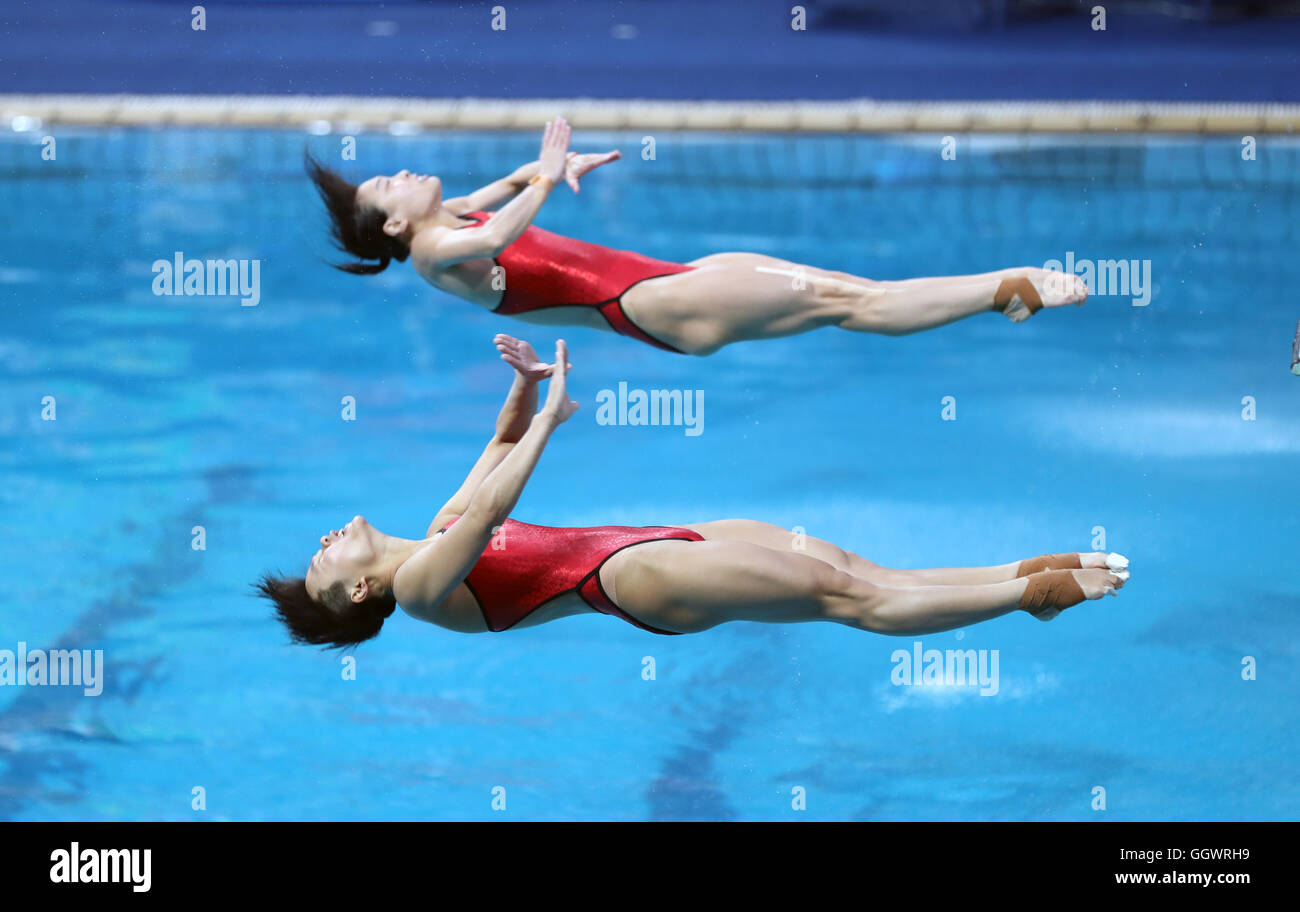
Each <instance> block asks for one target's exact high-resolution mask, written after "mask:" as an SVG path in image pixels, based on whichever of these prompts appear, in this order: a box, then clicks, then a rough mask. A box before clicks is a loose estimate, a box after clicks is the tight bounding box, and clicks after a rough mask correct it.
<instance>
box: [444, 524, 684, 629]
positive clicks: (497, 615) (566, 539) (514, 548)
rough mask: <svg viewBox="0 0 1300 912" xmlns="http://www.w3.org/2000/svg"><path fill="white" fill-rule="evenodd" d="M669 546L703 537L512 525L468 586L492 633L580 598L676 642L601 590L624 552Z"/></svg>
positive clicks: (652, 530)
mask: <svg viewBox="0 0 1300 912" xmlns="http://www.w3.org/2000/svg"><path fill="white" fill-rule="evenodd" d="M454 522H456V520H454V519H453V520H452V521H451V522H450V523H447V525H446V526H443V528H444V529H446V528H449V527H450V526H451V525H452V523H454ZM670 540H679V541H704V536H702V535H700V534H699V533H698V532H692V531H691V530H690V529H678V528H674V527H672V526H646V527H634V526H597V527H595V528H586V529H555V528H551V527H549V526H534V525H530V524H529V523H522V522H516V521H515V520H513V519H507V520H506V521H505V523H503V524H502V526H501V528H500V530H499V531H498V532H497V533H496V534H495V535H494V536H493V537H492V541H490V542H488V546H487V547H486V548H484V549H483V555H482V556H481V557H480V558H479V559H478V562H477V563H475V564H474V569H473V570H471V571H470V572H469V576H467V577H466V578H465V585H466V586H468V587H469V591H470V592H472V593H473V594H474V599H475V600H476V601H477V602H478V606H479V610H481V611H482V612H483V619H484V620H485V621H487V626H488V630H492V631H501V630H509V629H510V628H511V627H513V626H515V624H518V623H519V622H520V621H521V620H523V619H524V618H526V617H527V616H528V615H530V614H532V613H533V612H534V611H536V610H537V609H538V608H540V607H541V606H542V605H544V604H546V603H547V602H549V601H551V600H552V599H556V598H559V597H560V596H562V595H567V594H569V593H571V592H576V593H577V594H578V595H579V596H581V598H582V600H583V601H584V602H586V603H587V604H588V605H590V606H591V607H592V608H593V609H595V610H596V611H599V612H600V613H601V614H612V615H614V616H615V617H620V618H622V619H623V620H625V621H627V622H628V623H629V624H632V625H634V626H637V627H640V628H641V629H642V630H648V631H650V632H651V633H662V634H666V635H669V636H671V635H675V631H672V630H660V629H658V628H657V627H651V626H650V625H649V624H643V623H642V622H641V621H638V620H637V619H636V618H634V617H632V615H630V614H628V613H627V612H626V611H624V610H623V609H622V608H620V607H618V606H617V605H615V604H614V602H613V600H611V599H610V597H609V596H608V595H607V594H606V593H605V589H604V587H603V586H601V584H600V568H601V567H602V566H604V564H605V561H607V560H609V559H610V558H611V557H613V556H614V555H615V554H617V553H618V552H619V551H622V550H623V549H624V548H630V547H632V546H633V545H639V544H641V543H642V542H650V541H670Z"/></svg>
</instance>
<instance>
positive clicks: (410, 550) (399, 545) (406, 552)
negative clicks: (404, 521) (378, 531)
mask: <svg viewBox="0 0 1300 912" xmlns="http://www.w3.org/2000/svg"><path fill="white" fill-rule="evenodd" d="M427 541H428V540H427V539H419V540H417V539H411V538H398V537H397V536H395V535H390V536H388V537H387V538H386V539H385V541H384V550H383V553H382V554H381V555H380V556H379V569H378V570H377V571H376V573H375V576H377V577H378V578H379V580H380V581H381V582H382V583H383V584H384V585H385V586H387V587H388V589H389V591H392V588H393V578H394V577H395V576H397V571H398V570H399V569H400V568H401V566H402V564H404V563H406V562H407V561H408V560H409V559H410V558H411V555H413V554H415V552H416V551H419V550H420V548H421V547H423V546H424V545H425V544H426V543H427Z"/></svg>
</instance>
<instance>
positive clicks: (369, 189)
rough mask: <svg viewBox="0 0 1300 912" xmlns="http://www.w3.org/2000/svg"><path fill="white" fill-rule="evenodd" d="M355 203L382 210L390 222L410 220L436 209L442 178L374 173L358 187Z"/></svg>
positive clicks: (440, 194)
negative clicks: (375, 174) (374, 174)
mask: <svg viewBox="0 0 1300 912" xmlns="http://www.w3.org/2000/svg"><path fill="white" fill-rule="evenodd" d="M357 203H358V205H360V206H362V207H366V206H373V207H375V208H376V209H379V210H381V211H383V212H384V213H386V214H387V215H388V221H389V223H391V222H394V221H399V222H402V221H404V222H411V221H414V220H418V219H421V218H425V217H427V216H430V215H432V214H433V213H434V212H435V211H437V209H438V207H439V206H440V205H441V204H442V181H440V180H438V178H436V177H433V176H431V175H428V174H412V173H411V172H410V171H398V172H397V173H396V174H388V175H383V174H381V175H377V176H375V177H372V178H370V179H369V180H368V181H365V182H364V183H362V184H361V186H359V187H357ZM385 230H387V225H385Z"/></svg>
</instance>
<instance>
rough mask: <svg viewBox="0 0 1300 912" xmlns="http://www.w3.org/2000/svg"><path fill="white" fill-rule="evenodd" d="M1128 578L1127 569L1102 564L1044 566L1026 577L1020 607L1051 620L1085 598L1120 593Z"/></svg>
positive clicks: (1041, 617) (1090, 598) (1045, 619)
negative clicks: (1060, 567)
mask: <svg viewBox="0 0 1300 912" xmlns="http://www.w3.org/2000/svg"><path fill="white" fill-rule="evenodd" d="M1094 553H1097V552H1094ZM1081 556H1088V557H1091V556H1092V555H1081ZM1115 556H1116V557H1118V556H1119V555H1115ZM1128 578H1129V572H1128V571H1127V570H1119V571H1112V570H1107V569H1105V568H1102V567H1091V568H1087V569H1084V570H1045V571H1043V572H1041V573H1034V574H1031V575H1030V576H1028V577H1026V579H1027V580H1028V583H1027V584H1026V586H1025V594H1024V596H1023V597H1022V598H1021V600H1020V607H1021V608H1023V609H1024V610H1026V611H1028V612H1029V613H1030V614H1032V615H1033V616H1034V617H1036V618H1038V619H1039V620H1040V621H1050V620H1052V619H1053V618H1055V617H1056V616H1057V615H1058V614H1060V613H1061V612H1062V611H1064V610H1065V609H1066V608H1069V607H1071V606H1073V605H1077V604H1079V603H1080V602H1082V601H1085V600H1092V599H1099V598H1101V597H1102V596H1106V595H1118V594H1119V590H1120V589H1122V588H1124V584H1125V583H1126V582H1128Z"/></svg>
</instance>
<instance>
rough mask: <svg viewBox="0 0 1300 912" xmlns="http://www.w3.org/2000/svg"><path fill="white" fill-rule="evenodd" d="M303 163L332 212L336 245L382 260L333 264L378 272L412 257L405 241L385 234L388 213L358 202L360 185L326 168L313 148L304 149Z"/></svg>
mask: <svg viewBox="0 0 1300 912" xmlns="http://www.w3.org/2000/svg"><path fill="white" fill-rule="evenodd" d="M303 166H304V167H305V168H306V169H307V175H308V177H310V178H311V180H312V183H314V184H315V185H316V192H317V193H319V194H320V198H321V202H323V203H324V204H325V209H326V211H327V212H328V213H329V217H330V239H331V240H332V241H333V242H334V246H335V247H337V248H338V249H339V250H342V251H343V252H344V253H350V254H352V255H353V256H354V257H356V258H357V259H358V260H378V261H379V262H378V263H364V262H357V263H331V264H330V265H331V266H333V267H334V268H335V269H341V270H343V271H344V272H350V273H352V274H353V275H374V274H376V273H380V272H383V271H384V270H385V269H387V268H388V264H389V262H390V261H392V260H397V261H398V262H404V261H405V260H406V258H407V257H408V256H410V254H411V248H410V247H408V246H407V245H406V242H405V241H403V240H402V239H400V238H395V237H392V236H391V235H388V234H385V233H384V222H386V221H388V213H386V212H384V211H383V210H382V209H380V208H379V207H377V206H358V205H357V185H356V184H353V183H351V182H350V181H348V180H347V179H346V178H344V177H343V175H341V174H339V173H338V172H337V171H333V170H331V169H329V168H327V167H325V166H324V165H323V164H321V163H320V162H319V161H318V160H317V159H316V158H315V157H313V156H312V154H311V152H309V151H305V150H304V152H303Z"/></svg>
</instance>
